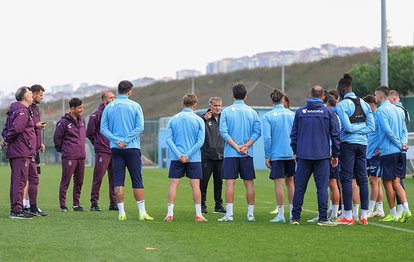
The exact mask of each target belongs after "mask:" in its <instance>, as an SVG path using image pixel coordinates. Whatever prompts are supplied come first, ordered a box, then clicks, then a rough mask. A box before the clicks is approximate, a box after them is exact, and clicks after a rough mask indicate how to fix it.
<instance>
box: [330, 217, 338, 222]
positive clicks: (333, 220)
mask: <svg viewBox="0 0 414 262" xmlns="http://www.w3.org/2000/svg"><path fill="white" fill-rule="evenodd" d="M329 220H331V221H332V222H334V223H338V217H330V218H329Z"/></svg>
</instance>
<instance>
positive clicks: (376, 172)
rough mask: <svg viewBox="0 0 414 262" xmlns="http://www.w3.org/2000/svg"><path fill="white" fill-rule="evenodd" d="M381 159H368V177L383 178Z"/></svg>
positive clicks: (376, 157)
mask: <svg viewBox="0 0 414 262" xmlns="http://www.w3.org/2000/svg"><path fill="white" fill-rule="evenodd" d="M380 162H381V161H380V157H379V156H373V157H372V158H371V159H367V173H368V176H375V177H379V178H381V168H380V166H381V164H380Z"/></svg>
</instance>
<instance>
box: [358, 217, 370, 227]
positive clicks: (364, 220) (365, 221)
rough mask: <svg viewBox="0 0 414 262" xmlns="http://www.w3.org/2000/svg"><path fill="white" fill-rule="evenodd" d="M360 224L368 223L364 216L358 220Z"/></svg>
mask: <svg viewBox="0 0 414 262" xmlns="http://www.w3.org/2000/svg"><path fill="white" fill-rule="evenodd" d="M359 224H360V225H363V226H366V225H368V219H366V218H361V220H360V221H359Z"/></svg>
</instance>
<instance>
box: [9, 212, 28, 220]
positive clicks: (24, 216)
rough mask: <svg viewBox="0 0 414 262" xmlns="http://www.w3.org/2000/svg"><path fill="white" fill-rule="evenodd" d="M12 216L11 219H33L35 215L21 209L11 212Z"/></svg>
mask: <svg viewBox="0 0 414 262" xmlns="http://www.w3.org/2000/svg"><path fill="white" fill-rule="evenodd" d="M10 218H11V219H32V218H33V215H31V214H29V213H26V212H23V211H21V212H19V213H11V214H10Z"/></svg>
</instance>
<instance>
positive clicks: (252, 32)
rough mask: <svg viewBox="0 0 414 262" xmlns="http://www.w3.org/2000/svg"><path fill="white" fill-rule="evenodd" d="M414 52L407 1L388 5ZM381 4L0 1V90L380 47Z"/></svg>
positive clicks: (395, 33) (393, 27)
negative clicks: (332, 48)
mask: <svg viewBox="0 0 414 262" xmlns="http://www.w3.org/2000/svg"><path fill="white" fill-rule="evenodd" d="M387 2H388V3H387V17H388V27H389V29H390V32H391V36H392V40H393V42H394V45H412V44H413V33H414V17H413V10H414V1H413V0H388V1H387ZM380 20H381V0H254V1H245V0H202V1H201V0H142V1H139V0H117V1H112V0H71V1H59V0H36V1H32V0H23V1H22V0H19V1H6V0H1V1H0V89H1V90H3V91H7V92H9V91H14V90H16V89H17V88H18V87H19V86H22V85H32V84H34V83H40V84H42V85H44V86H45V87H46V88H48V87H50V86H51V85H54V84H65V83H73V84H75V86H76V85H77V84H79V83H81V82H87V83H90V84H97V83H100V84H105V85H109V86H116V85H117V83H118V82H119V81H120V80H123V79H130V80H133V79H136V78H140V77H144V76H148V77H154V78H161V77H164V76H171V77H175V72H176V71H178V70H181V69H196V70H199V71H201V72H203V73H205V67H206V64H207V63H208V62H212V61H216V60H219V59H222V58H225V57H239V56H243V55H248V56H251V55H254V54H256V53H259V52H265V51H279V50H301V49H305V48H309V47H319V46H320V45H321V44H323V43H332V44H335V45H340V46H366V47H370V48H372V47H379V46H380V43H381V34H380V29H381V21H380Z"/></svg>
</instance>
